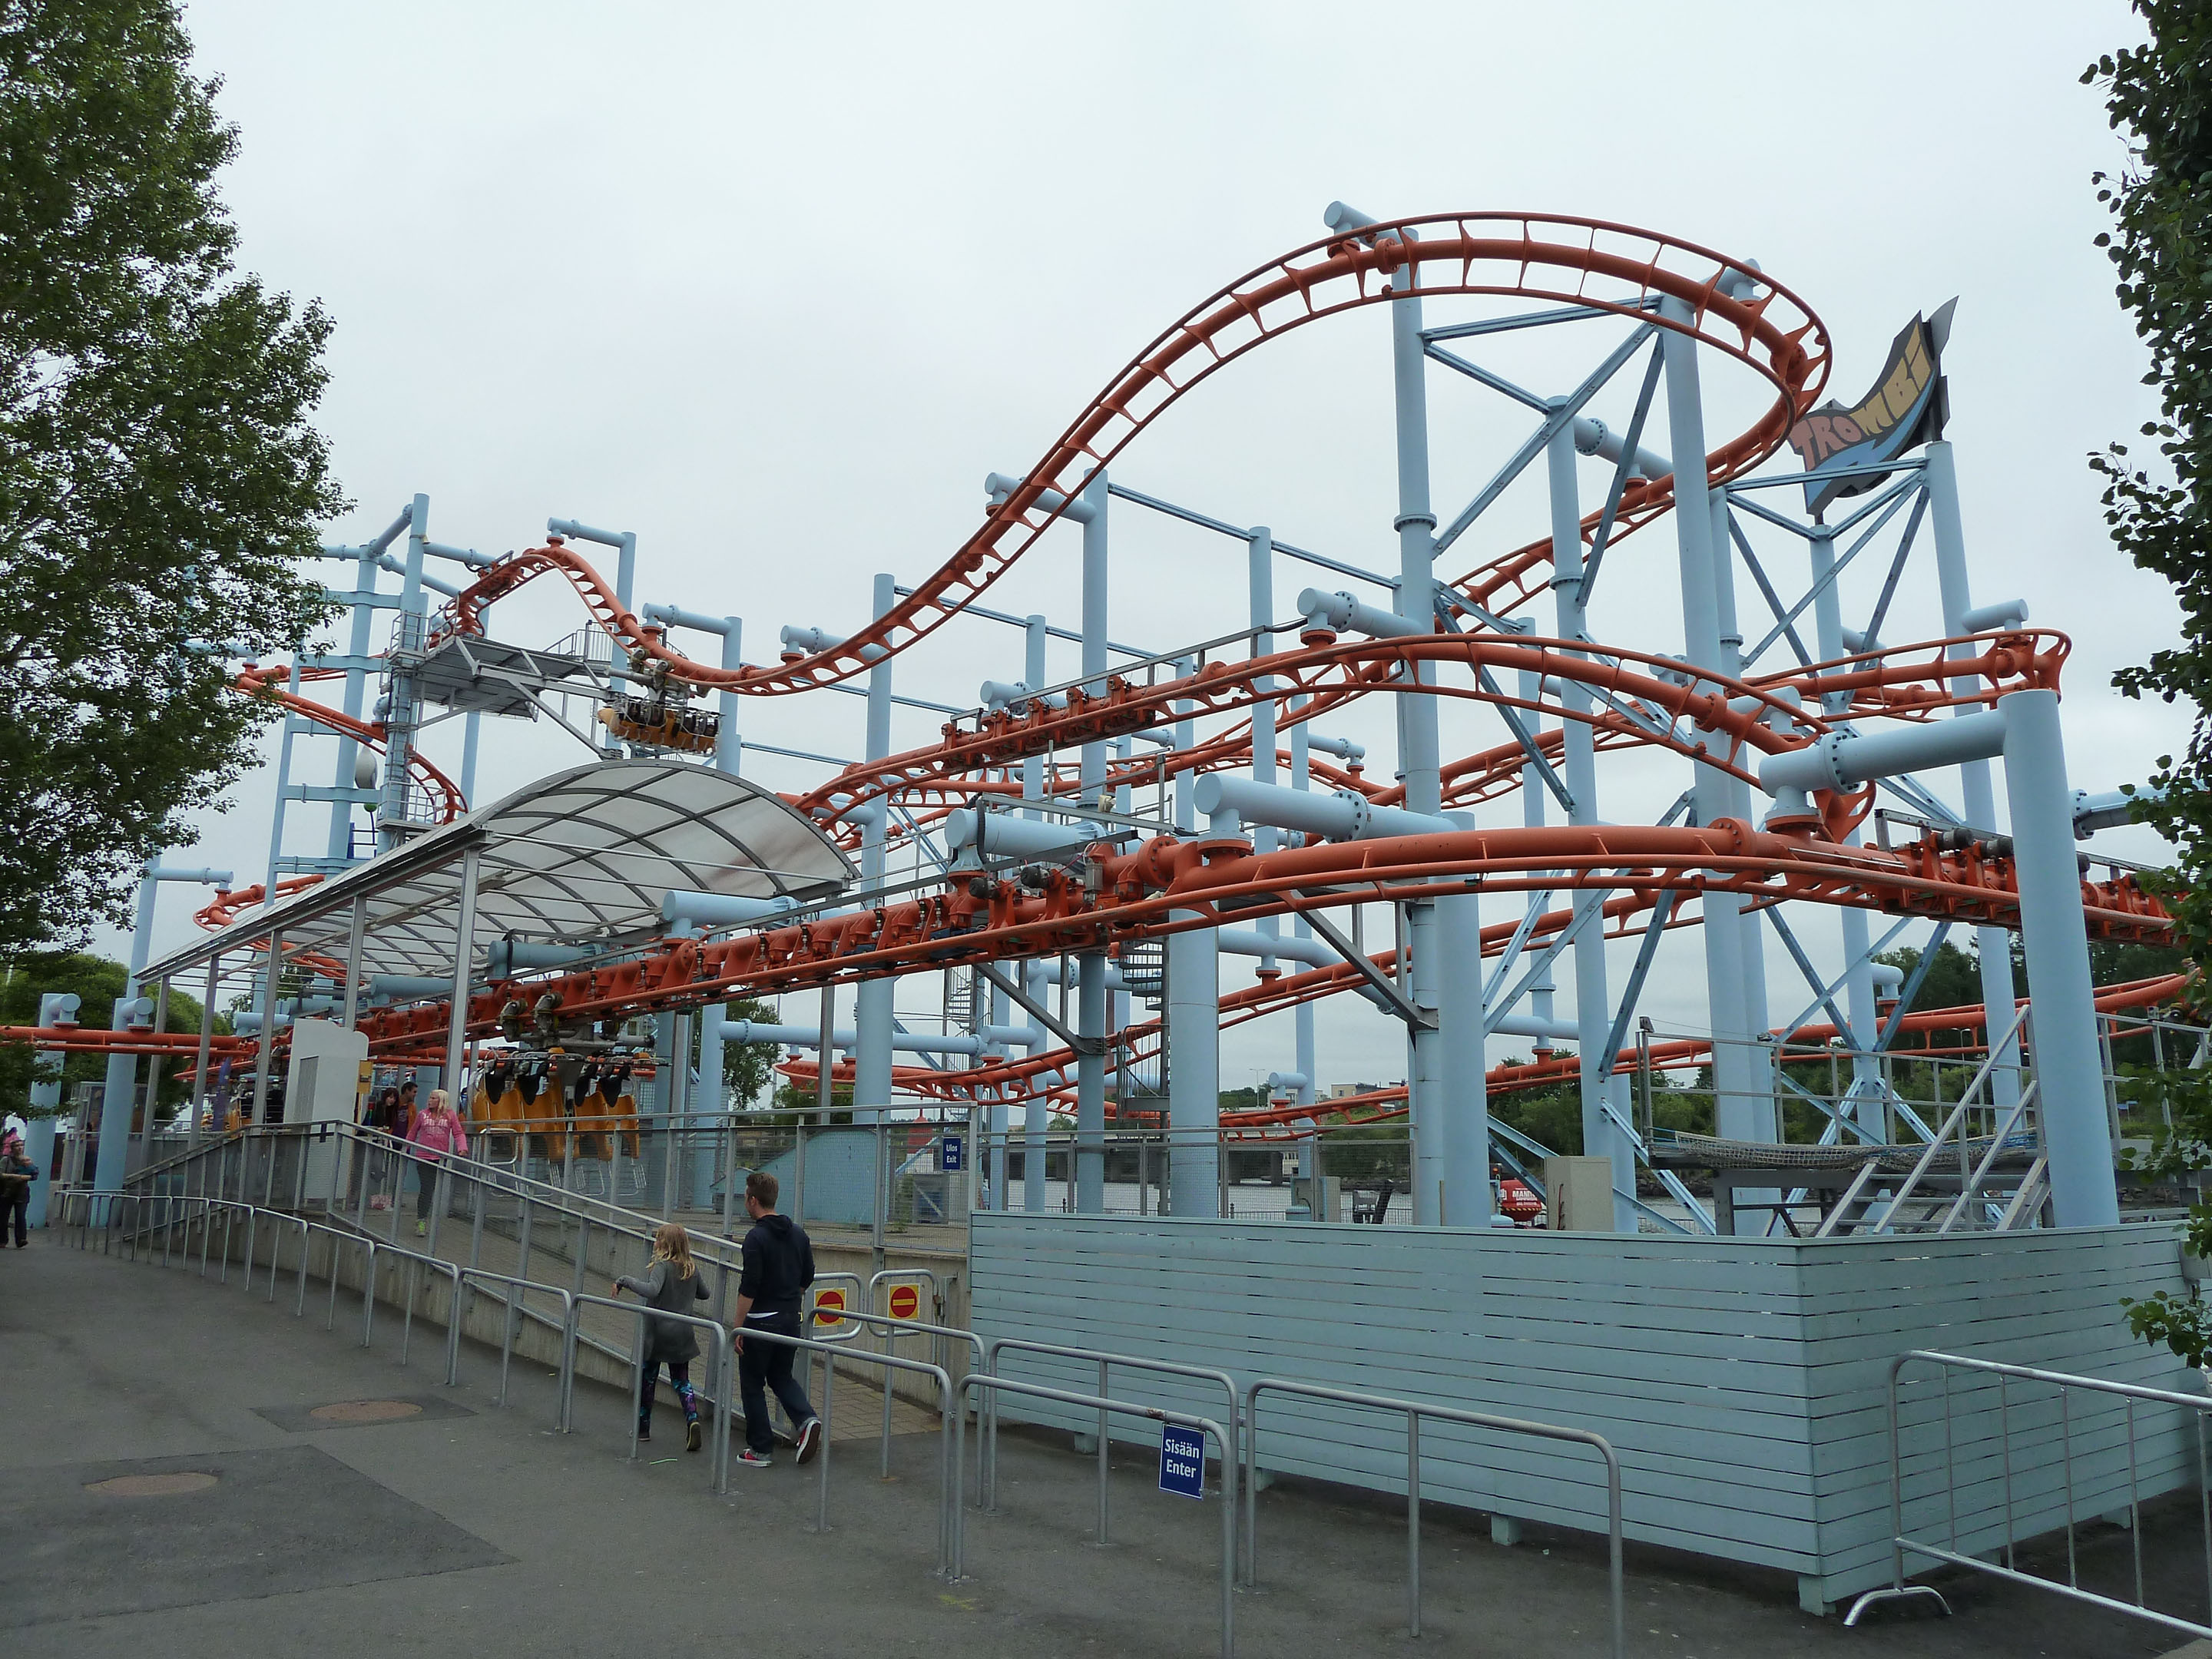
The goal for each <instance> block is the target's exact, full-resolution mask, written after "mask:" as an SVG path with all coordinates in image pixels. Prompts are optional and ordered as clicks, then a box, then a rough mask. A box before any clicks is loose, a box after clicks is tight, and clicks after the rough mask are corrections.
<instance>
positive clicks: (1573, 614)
mask: <svg viewBox="0 0 2212 1659" xmlns="http://www.w3.org/2000/svg"><path fill="white" fill-rule="evenodd" d="M1557 406H1558V405H1557V404H1554V407H1557ZM1575 454H1576V452H1575V434H1574V428H1573V426H1572V424H1571V423H1569V424H1565V425H1562V426H1561V427H1560V428H1559V431H1557V432H1556V433H1554V434H1553V435H1552V441H1551V443H1550V445H1549V447H1547V451H1546V453H1545V458H1544V459H1545V462H1546V465H1547V469H1548V471H1549V474H1550V483H1551V502H1552V600H1553V614H1554V617H1555V618H1556V622H1555V631H1556V632H1557V633H1558V635H1559V637H1560V638H1561V639H1563V640H1579V639H1581V638H1583V634H1584V628H1583V530H1582V518H1583V509H1582V491H1581V489H1580V486H1579V484H1578V483H1577V479H1576V477H1575ZM1575 654H1576V655H1577V656H1580V655H1581V654H1582V653H1580V652H1577V653H1575ZM1559 701H1560V705H1561V707H1562V708H1563V709H1564V710H1565V717H1564V718H1563V719H1562V720H1561V721H1560V726H1561V727H1562V730H1561V732H1560V761H1561V769H1562V772H1563V773H1564V779H1563V781H1565V784H1566V787H1567V793H1568V795H1569V796H1571V798H1572V799H1573V801H1574V806H1573V809H1572V810H1571V811H1570V812H1569V813H1568V814H1567V822H1568V823H1576V824H1593V823H1596V822H1597V821H1598V817H1597V760H1596V756H1595V732H1593V730H1592V728H1591V726H1590V725H1589V720H1587V719H1586V718H1585V719H1577V718H1576V716H1577V715H1578V714H1579V715H1583V716H1587V715H1588V714H1589V710H1590V694H1589V687H1588V686H1586V685H1584V684H1583V683H1582V682H1581V681H1579V680H1572V679H1563V680H1561V681H1560V682H1559ZM1524 771H1526V772H1533V771H1534V767H1533V765H1532V766H1530V767H1528V768H1527V769H1524ZM1522 787H1529V785H1528V784H1526V783H1524V785H1523V786H1522ZM1536 793H1539V794H1541V793H1542V791H1541V788H1539V789H1537V790H1536ZM1574 953H1575V1047H1576V1052H1577V1055H1578V1056H1579V1058H1580V1060H1581V1065H1582V1105H1583V1153H1584V1155H1585V1156H1587V1157H1590V1158H1607V1159H1609V1160H1611V1162H1612V1164H1613V1231H1615V1232H1625V1233H1632V1232H1634V1231H1636V1212H1635V1210H1634V1209H1633V1208H1632V1206H1631V1205H1630V1204H1629V1202H1628V1200H1627V1198H1626V1196H1625V1194H1632V1193H1633V1192H1635V1190H1636V1148H1635V1146H1634V1144H1633V1143H1632V1141H1631V1140H1630V1139H1629V1138H1628V1135H1627V1133H1626V1131H1624V1130H1623V1129H1622V1128H1621V1127H1620V1123H1619V1122H1616V1121H1614V1119H1613V1117H1611V1116H1608V1115H1607V1110H1606V1109H1607V1107H1608V1106H1610V1107H1612V1108H1613V1110H1614V1112H1616V1113H1618V1114H1619V1115H1620V1118H1622V1119H1624V1120H1625V1119H1626V1117H1627V1113H1626V1112H1625V1111H1623V1110H1621V1105H1622V1103H1620V1102H1619V1101H1617V1100H1615V1099H1614V1098H1613V1092H1614V1091H1613V1055H1612V1054H1608V1053H1607V1052H1606V1043H1607V1041H1608V1040H1609V1038H1610V1037H1611V1036H1612V1032H1613V999H1612V996H1611V994H1609V991H1608V989H1607V982H1606V969H1605V927H1604V919H1603V917H1602V916H1599V917H1596V918H1594V919H1593V920H1592V921H1590V923H1589V925H1587V926H1586V927H1583V930H1582V932H1581V933H1577V934H1576V935H1575V944H1574ZM1477 972H1478V975H1479V974H1480V964H1478V967H1477Z"/></svg>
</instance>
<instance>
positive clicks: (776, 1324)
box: [733, 1170, 822, 1469]
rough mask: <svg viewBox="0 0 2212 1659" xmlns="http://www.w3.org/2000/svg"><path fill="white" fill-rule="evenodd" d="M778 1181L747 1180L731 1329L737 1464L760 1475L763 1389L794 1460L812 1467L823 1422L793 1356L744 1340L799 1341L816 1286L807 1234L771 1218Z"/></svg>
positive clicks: (764, 1458) (780, 1346)
mask: <svg viewBox="0 0 2212 1659" xmlns="http://www.w3.org/2000/svg"><path fill="white" fill-rule="evenodd" d="M776 1192H777V1188H776V1179H775V1176H772V1175H770V1174H769V1172H768V1171H767V1170H754V1171H753V1172H752V1173H751V1174H750V1175H749V1176H746V1177H745V1213H746V1214H747V1215H749V1216H750V1217H751V1218H753V1225H752V1230H751V1231H750V1232H748V1233H746V1235H745V1243H744V1273H743V1276H742V1277H741V1278H739V1279H738V1306H737V1312H736V1317H735V1322H734V1326H733V1328H734V1329H735V1330H736V1332H737V1339H738V1393H739V1394H740V1395H741V1396H742V1397H743V1398H744V1404H745V1449H744V1450H743V1451H742V1452H740V1453H738V1458H737V1461H738V1462H739V1463H740V1464H742V1465H743V1466H744V1468H749V1469H764V1468H768V1466H769V1463H770V1462H771V1461H773V1460H771V1459H770V1458H769V1446H771V1445H772V1444H773V1443H774V1439H773V1437H772V1435H771V1433H770V1431H769V1419H768V1391H769V1389H775V1397H776V1398H777V1399H778V1400H779V1401H781V1402H782V1403H783V1409H784V1411H785V1412H786V1413H787V1414H788V1415H789V1417H790V1419H791V1420H792V1422H793V1424H794V1425H796V1426H797V1428H798V1431H799V1462H802V1463H811V1462H813V1461H814V1454H815V1453H816V1452H817V1451H819V1450H820V1449H822V1419H820V1418H818V1417H817V1416H816V1415H815V1414H814V1407H813V1404H812V1402H811V1401H809V1400H808V1399H807V1397H806V1390H805V1389H804V1388H802V1387H801V1386H800V1385H799V1379H798V1378H796V1377H794V1376H793V1375H792V1374H791V1362H792V1361H793V1359H794V1358H797V1356H798V1353H799V1350H798V1349H796V1348H793V1347H792V1346H789V1345H788V1344H787V1343H782V1342H748V1341H747V1340H745V1338H746V1335H747V1334H748V1333H753V1334H767V1335H770V1336H798V1335H799V1334H800V1330H799V1310H800V1306H801V1304H803V1303H804V1302H805V1298H806V1287H807V1286H808V1285H811V1284H812V1283H813V1282H814V1246H813V1244H812V1243H811V1241H809V1239H808V1238H807V1237H806V1230H805V1228H804V1227H801V1226H800V1225H799V1224H798V1223H797V1222H795V1221H793V1219H792V1218H790V1217H789V1216H785V1215H778V1214H777V1213H776V1212H775V1200H776Z"/></svg>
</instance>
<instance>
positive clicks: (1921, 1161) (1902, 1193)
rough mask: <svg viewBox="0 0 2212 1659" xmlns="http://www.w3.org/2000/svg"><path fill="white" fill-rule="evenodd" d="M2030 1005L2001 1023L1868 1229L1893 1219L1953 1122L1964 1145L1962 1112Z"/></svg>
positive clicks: (1879, 1229) (1877, 1228)
mask: <svg viewBox="0 0 2212 1659" xmlns="http://www.w3.org/2000/svg"><path fill="white" fill-rule="evenodd" d="M2032 1006H2033V1004H2031V1003H2026V1002H2023V1003H2021V1006H2020V1012H2018V1013H2016V1014H2015V1015H2014V1016H2013V1017H2012V1023H2011V1024H2009V1025H2007V1026H2006V1027H2005V1029H2004V1035H2003V1036H2001V1037H1999V1038H1997V1039H1996V1042H1992V1043H1990V1054H1989V1058H1988V1059H1986V1060H1984V1061H1983V1062H1982V1063H1981V1065H1980V1066H1979V1067H1978V1068H1977V1069H1976V1071H1975V1073H1974V1074H1973V1076H1972V1077H1971V1078H1969V1079H1967V1081H1966V1087H1965V1088H1964V1089H1962V1090H1961V1091H1960V1093H1959V1103H1958V1104H1957V1105H1955V1106H1954V1107H1953V1108H1952V1109H1951V1111H1950V1115H1948V1116H1947V1117H1946V1118H1945V1119H1944V1120H1943V1121H1942V1125H1941V1126H1940V1127H1938V1128H1937V1129H1936V1133H1934V1134H1932V1135H1930V1136H1929V1138H1928V1146H1927V1148H1926V1150H1925V1151H1923V1152H1922V1153H1921V1154H1920V1156H1919V1158H1917V1159H1916V1160H1915V1161H1914V1163H1913V1165H1912V1172H1911V1174H1910V1175H1908V1176H1905V1182H1904V1184H1903V1185H1901V1186H1900V1187H1899V1188H1898V1189H1897V1193H1896V1195H1895V1196H1894V1197H1893V1198H1892V1199H1891V1200H1889V1203H1888V1205H1887V1206H1886V1207H1885V1208H1884V1209H1883V1211H1882V1212H1881V1220H1880V1221H1878V1222H1875V1223H1871V1224H1869V1226H1868V1228H1867V1231H1869V1232H1883V1231H1887V1230H1888V1228H1889V1226H1890V1224H1891V1223H1892V1222H1893V1221H1895V1220H1896V1219H1897V1212H1898V1208H1899V1206H1900V1205H1902V1204H1903V1203H1904V1202H1905V1200H1906V1199H1907V1198H1909V1197H1911V1194H1912V1189H1913V1188H1915V1187H1917V1186H1918V1185H1919V1184H1920V1177H1921V1176H1923V1175H1925V1174H1927V1173H1928V1169H1929V1165H1930V1164H1934V1163H1935V1161H1936V1153H1937V1152H1941V1151H1942V1148H1943V1143H1944V1142H1945V1141H1946V1140H1948V1139H1950V1135H1951V1127H1952V1126H1953V1125H1954V1124H1957V1125H1958V1126H1959V1144H1960V1146H1961V1148H1963V1147H1964V1146H1965V1145H1966V1113H1967V1111H1968V1110H1969V1109H1971V1108H1972V1105H1973V1103H1974V1097H1975V1095H1977V1094H1978V1093H1979V1092H1980V1091H1981V1088H1982V1085H1984V1084H1985V1083H1987V1082H1988V1081H1989V1079H1990V1073H1992V1072H1993V1071H1995V1070H1996V1064H1997V1061H1998V1060H2000V1059H2001V1058H2002V1056H2003V1054H2004V1051H2005V1048H2006V1046H2007V1045H2008V1044H2009V1043H2010V1042H2012V1040H2013V1037H2014V1035H2015V1033H2017V1032H2018V1031H2019V1030H2020V1028H2021V1024H2022V1023H2023V1022H2024V1021H2026V1019H2027V1016H2028V1010H2029V1009H2030V1008H2031V1007H2032ZM2023 1104H2025V1102H2024V1101H2023ZM2000 1139H2002V1137H2000Z"/></svg>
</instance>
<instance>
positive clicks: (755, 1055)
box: [691, 997, 781, 1112]
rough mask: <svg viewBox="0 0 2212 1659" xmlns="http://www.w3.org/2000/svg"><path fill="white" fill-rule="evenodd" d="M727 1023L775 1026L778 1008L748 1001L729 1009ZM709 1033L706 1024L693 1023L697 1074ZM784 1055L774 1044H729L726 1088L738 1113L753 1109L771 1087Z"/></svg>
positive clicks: (724, 1078)
mask: <svg viewBox="0 0 2212 1659" xmlns="http://www.w3.org/2000/svg"><path fill="white" fill-rule="evenodd" d="M723 1018H726V1019H750V1020H755V1021H757V1022H759V1023H760V1024H764V1025H773V1024H775V1018H776V1014H775V1004H774V1003H771V1002H765V1001H763V1000H761V999H760V998H758V997H747V998H745V999H744V1000H743V1001H740V1002H732V1003H729V1004H727V1005H726V1012H725V1013H724V1015H723ZM705 1036H706V1030H705V1028H704V1024H703V1023H702V1021H701V1020H699V1019H697V1018H694V1019H693V1020H692V1022H691V1065H692V1067H693V1069H694V1070H696V1069H697V1067H698V1065H699V1056H700V1054H701V1052H702V1049H703V1048H704V1047H705V1043H704V1038H705ZM780 1052H781V1049H780V1048H778V1046H777V1045H776V1044H775V1043H773V1042H726V1043H724V1044H723V1045H722V1086H723V1087H724V1088H725V1089H727V1090H728V1091H729V1092H730V1100H731V1103H732V1105H733V1106H735V1107H736V1109H738V1111H741V1112H742V1111H745V1110H748V1109H750V1107H751V1105H752V1103H753V1102H754V1101H756V1100H757V1099H759V1098H760V1091H762V1090H763V1089H764V1088H766V1087H767V1086H768V1081H769V1078H771V1077H773V1076H774V1075H775V1057H776V1055H777V1054H779V1053H780Z"/></svg>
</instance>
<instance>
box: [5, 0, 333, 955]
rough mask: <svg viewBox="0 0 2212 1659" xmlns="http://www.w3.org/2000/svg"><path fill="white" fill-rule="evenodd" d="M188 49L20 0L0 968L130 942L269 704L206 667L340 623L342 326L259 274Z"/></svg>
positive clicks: (8, 173)
mask: <svg viewBox="0 0 2212 1659" xmlns="http://www.w3.org/2000/svg"><path fill="white" fill-rule="evenodd" d="M190 50H191V43H190V41H189V40H187V39H186V37H185V32H184V28H183V26H182V24H181V23H180V21H179V18H178V15H177V12H176V9H175V8H174V7H173V5H172V4H169V3H167V0H0V957H7V956H11V955H13V954H15V952H17V951H22V950H25V949H27V948H38V947H41V946H46V945H53V944H57V943H59V944H68V943H71V942H74V941H76V940H79V939H82V938H83V936H84V935H85V933H86V932H87V930H88V927H89V926H90V924H91V923H92V922H93V921H95V920H98V919H101V918H106V919H110V920H112V921H117V922H118V924H119V923H123V922H125V921H126V919H127V907H128V903H129V900H130V896H131V884H132V881H133V878H134V877H135V874H136V872H137V866H139V865H140V864H141V863H143V861H144V860H146V859H147V858H148V857H149V856H151V855H153V854H155V853H157V852H159V851H160V850H161V848H164V847H168V846H175V845H178V844H180V843H183V842H189V841H190V840H191V839H192V837H191V832H190V830H189V829H188V828H187V826H186V825H185V823H184V821H183V815H184V814H185V813H187V812H189V811H192V810H194V809H196V808H199V807H203V806H206V805H210V804H211V803H213V802H215V801H216V799H218V797H219V796H220V794H221V793H222V790H223V789H224V788H225V787H227V786H228V784H229V783H230V782H231V781H233V780H234V778H236V777H237V776H238V775H239V774H240V771H241V770H242V769H244V766H245V764H246V761H247V760H248V758H249V755H250V751H249V744H248V739H249V738H250V736H251V734H252V731H253V730H254V728H255V727H256V726H257V725H258V724H259V723H260V722H261V721H263V720H264V719H265V718H267V716H268V714H270V712H271V711H270V710H269V709H268V708H265V707H260V706H256V705H254V704H252V703H250V702H247V701H246V700H245V699H242V698H240V697H237V696H232V695H229V694H228V693H227V692H226V691H225V690H224V689H223V687H224V684H225V683H226V681H227V679H228V673H227V671H226V669H225V667H224V664H223V660H222V657H221V655H220V654H218V653H214V652H211V651H210V650H209V649H208V648H207V647H209V646H210V644H216V645H229V646H234V647H238V648H239V649H240V650H242V651H245V652H246V653H252V654H266V653H274V652H276V651H278V650H282V649H297V648H299V647H301V645H302V643H303V642H304V641H306V640H307V636H308V635H309V634H310V633H311V632H312V630H313V628H314V627H315V625H316V624H317V623H318V622H319V621H320V620H321V619H322V618H323V617H325V616H327V615H328V614H329V611H328V607H327V606H326V605H325V603H324V601H323V599H322V589H321V587H320V586H319V584H318V583H315V582H313V581H310V580H306V579H305V578H304V577H303V576H302V575H301V572H300V568H299V567H298V561H299V560H300V559H301V558H302V557H303V556H310V555H312V554H313V552H314V551H315V550H316V545H317V538H316V534H315V525H316V522H317V520H319V519H321V518H325V517H328V516H329V515H331V513H335V512H337V510H339V509H340V508H341V507H343V505H344V502H343V500H342V498H341V497H340V495H339V494H338V492H337V489H336V487H335V485H334V484H333V483H332V482H331V478H330V477H329V472H328V463H327V457H326V454H325V445H324V441H323V439H322V438H321V436H320V435H319V434H317V433H316V432H315V431H314V429H313V428H312V427H310V426H309V425H308V423H307V416H308V412H309V410H312V408H313V405H314V404H315V401H316V399H317V398H318V397H319V395H320V393H321V392H322V389H323V385H324V380H325V371H324V369H323V367H322V364H321V362H320V358H321V354H322V349H323V345H324V342H325V339H326V337H328V334H329V332H330V322H329V319H327V318H326V317H325V315H324V313H323V312H322V311H321V310H320V308H319V307H316V306H314V305H312V304H311V305H308V306H307V307H304V308H298V309H295V307H294V305H293V303H292V301H291V300H290V299H289V297H288V296H286V295H282V294H272V293H270V292H268V291H266V290H265V289H264V288H263V286H262V285H261V283H259V282H258V280H257V279H256V278H254V277H253V276H250V275H245V274H241V273H240V272H238V271H236V270H234V265H233V258H234V252H235V249H236V244H237V231H236V229H235V228H234V226H233V225H232V223H231V222H230V220H229V218H228V215H227V214H226V212H225V210H224V209H223V206H222V202H221V201H220V199H219V198H218V197H217V194H216V188H215V179H216V173H217V172H218V171H219V170H220V169H221V168H222V167H223V165H224V164H225V163H226V162H228V161H229V160H230V159H231V158H232V157H233V155H234V154H235V153H236V151H237V148H238V135H237V132H236V131H235V130H234V129H233V128H231V127H229V126H227V125H224V124H223V123H222V120H221V118H219V117H218V115H217V114H216V108H215V102H214V97H215V93H216V88H217V86H218V85H219V82H216V81H212V80H208V81H203V80H197V79H195V78H194V77H193V76H192V74H191V66H190V62H189V58H190Z"/></svg>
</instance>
